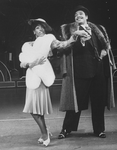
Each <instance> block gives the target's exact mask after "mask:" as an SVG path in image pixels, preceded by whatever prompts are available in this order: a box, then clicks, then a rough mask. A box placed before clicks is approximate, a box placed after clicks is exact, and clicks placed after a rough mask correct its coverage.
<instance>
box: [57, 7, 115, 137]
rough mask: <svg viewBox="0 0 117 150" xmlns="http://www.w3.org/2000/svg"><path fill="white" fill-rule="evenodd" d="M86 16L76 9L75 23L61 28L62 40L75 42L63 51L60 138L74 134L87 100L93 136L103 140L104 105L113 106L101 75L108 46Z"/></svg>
mask: <svg viewBox="0 0 117 150" xmlns="http://www.w3.org/2000/svg"><path fill="white" fill-rule="evenodd" d="M88 17H89V10H88V9H87V8H85V7H83V6H78V7H77V8H76V9H75V22H74V23H70V24H65V25H62V26H61V29H62V35H63V38H64V39H68V38H69V37H70V35H74V38H75V39H76V42H75V43H74V44H73V45H72V47H71V48H68V49H66V50H64V51H63V52H62V53H63V55H62V73H63V83H62V91H61V99H60V111H66V115H65V118H64V121H63V126H62V130H61V132H60V134H59V136H58V138H59V139H62V138H65V137H66V136H67V135H68V134H69V133H70V132H71V131H77V127H78V123H79V119H80V115H81V111H82V110H86V109H88V103H89V100H90V103H91V114H92V125H93V131H94V134H95V135H96V136H98V137H100V138H105V137H106V134H105V132H104V131H105V122H104V110H105V106H108V108H110V107H114V105H115V104H114V97H113V98H111V99H109V101H108V100H107V85H108V84H107V77H106V76H105V74H104V72H105V71H104V63H103V62H104V61H103V59H104V57H105V56H106V55H107V54H108V49H109V45H108V43H107V41H106V38H105V37H104V35H103V33H102V32H101V30H100V29H99V28H98V27H97V26H96V25H95V24H93V23H91V22H89V21H88ZM108 65H110V64H109V63H108ZM112 94H113V93H110V95H112Z"/></svg>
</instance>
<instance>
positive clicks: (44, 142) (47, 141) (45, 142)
mask: <svg viewBox="0 0 117 150" xmlns="http://www.w3.org/2000/svg"><path fill="white" fill-rule="evenodd" d="M47 134H48V138H47V140H45V141H43V145H44V146H48V145H49V144H50V136H52V134H51V133H50V132H49V130H48V129H47Z"/></svg>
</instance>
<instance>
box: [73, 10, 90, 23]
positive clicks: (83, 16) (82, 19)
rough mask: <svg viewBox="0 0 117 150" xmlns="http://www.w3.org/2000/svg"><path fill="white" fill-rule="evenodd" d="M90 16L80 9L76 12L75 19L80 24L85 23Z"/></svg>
mask: <svg viewBox="0 0 117 150" xmlns="http://www.w3.org/2000/svg"><path fill="white" fill-rule="evenodd" d="M87 19H88V16H87V15H86V14H85V13H84V11H82V10H79V11H77V12H76V13H75V21H76V22H77V23H78V24H80V25H81V24H85V23H86V22H87Z"/></svg>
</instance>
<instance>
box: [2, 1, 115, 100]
mask: <svg viewBox="0 0 117 150" xmlns="http://www.w3.org/2000/svg"><path fill="white" fill-rule="evenodd" d="M77 5H84V6H85V7H87V8H88V9H89V10H90V14H91V15H90V17H89V20H90V21H92V22H94V23H96V24H102V25H104V26H105V27H106V29H107V32H108V35H109V38H110V41H111V46H112V51H113V54H114V56H115V60H116V62H117V58H116V55H117V41H116V34H117V30H116V28H117V22H116V21H115V20H116V18H117V9H116V8H117V7H116V6H117V4H116V0H0V92H1V95H0V97H1V100H0V101H1V103H5V102H6V100H7V97H9V99H11V103H12V97H13V98H14V99H17V102H18V101H19V97H20V96H21V94H18V92H16V91H20V92H21V91H22V90H23V89H25V71H26V70H25V69H21V68H20V62H19V58H18V56H19V53H20V52H21V46H22V44H23V43H24V42H26V41H30V40H32V38H33V35H32V32H31V29H30V26H29V25H28V23H27V22H28V20H29V19H31V18H43V19H45V20H46V21H47V22H48V24H50V25H51V26H52V27H53V29H54V30H55V33H56V35H57V37H60V35H61V32H60V25H62V24H65V23H70V22H73V21H74V14H73V9H74V8H75V7H76V6H77ZM50 62H51V63H52V66H53V68H54V71H55V74H56V81H55V83H54V85H53V86H52V87H51V88H50V91H51V95H52V97H53V99H55V95H56V96H57V100H58V101H59V96H60V89H61V82H62V79H61V71H60V57H59V56H57V55H56V51H55V52H54V55H53V57H51V58H50ZM116 74H117V73H115V74H114V86H115V89H116V79H117V78H116V76H117V75H116ZM21 89H22V90H21ZM10 90H11V91H10ZM4 91H6V92H8V95H9V94H10V93H12V95H13V94H17V95H14V96H12V95H9V96H7V94H4ZM9 91H10V92H9ZM23 93H24V90H23ZM55 93H58V94H55ZM54 94H55V95H54ZM23 99H24V98H23ZM9 101H10V100H9Z"/></svg>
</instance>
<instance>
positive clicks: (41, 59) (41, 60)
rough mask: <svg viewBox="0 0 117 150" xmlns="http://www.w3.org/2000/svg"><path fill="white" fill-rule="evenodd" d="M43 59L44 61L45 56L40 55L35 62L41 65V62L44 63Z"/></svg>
mask: <svg viewBox="0 0 117 150" xmlns="http://www.w3.org/2000/svg"><path fill="white" fill-rule="evenodd" d="M45 61H46V57H44V56H42V57H41V58H40V59H39V60H38V61H37V63H38V65H43V64H44V63H45Z"/></svg>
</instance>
